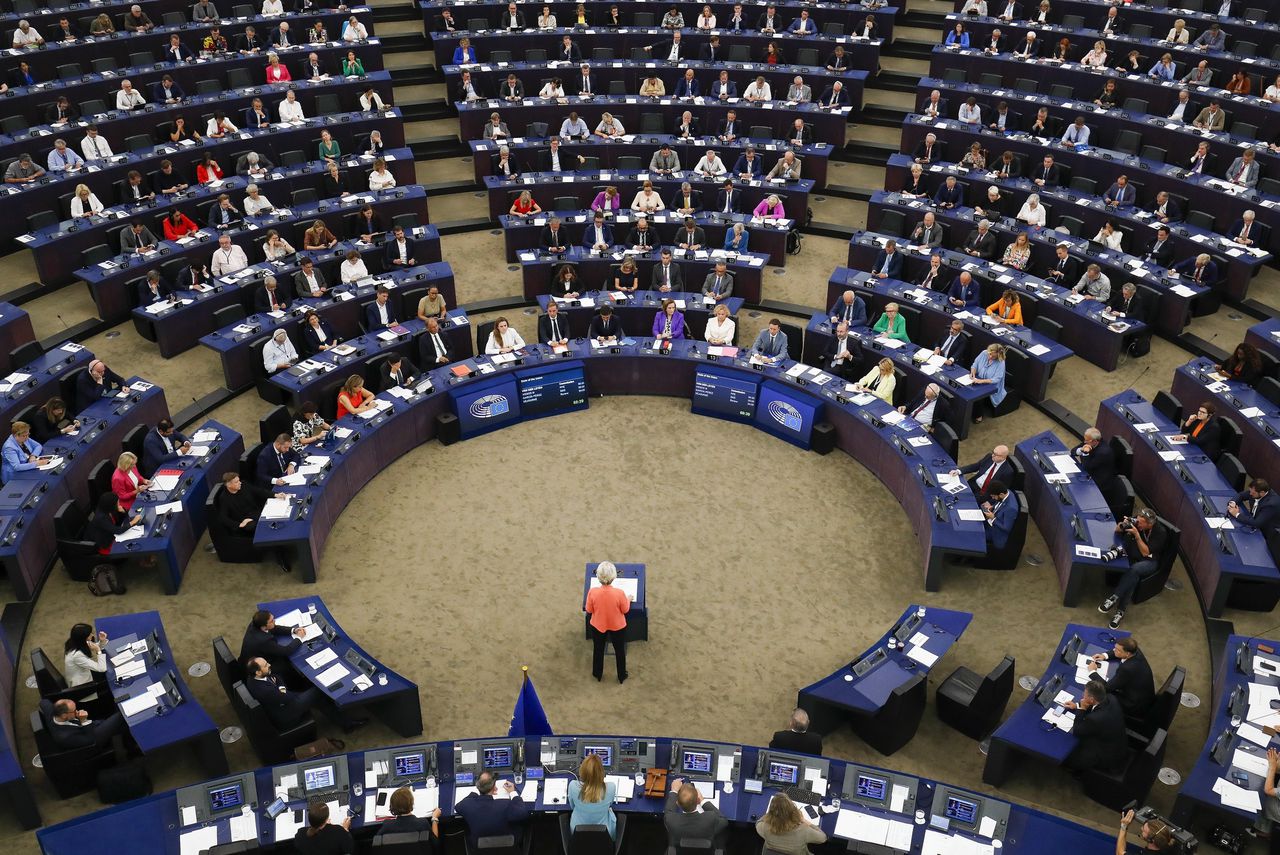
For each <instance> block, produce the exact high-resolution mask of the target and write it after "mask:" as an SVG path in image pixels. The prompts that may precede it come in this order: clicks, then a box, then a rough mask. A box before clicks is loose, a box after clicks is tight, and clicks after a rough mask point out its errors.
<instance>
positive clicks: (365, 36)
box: [342, 15, 369, 42]
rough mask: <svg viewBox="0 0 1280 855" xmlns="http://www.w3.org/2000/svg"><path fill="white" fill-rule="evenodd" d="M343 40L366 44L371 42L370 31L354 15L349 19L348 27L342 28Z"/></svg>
mask: <svg viewBox="0 0 1280 855" xmlns="http://www.w3.org/2000/svg"><path fill="white" fill-rule="evenodd" d="M342 40H343V41H344V42H364V41H368V40H369V30H368V29H367V28H366V27H365V25H364V24H362V23H360V20H359V19H358V18H356V16H355V15H352V16H351V17H350V18H349V19H347V25H346V26H345V27H343V28H342Z"/></svg>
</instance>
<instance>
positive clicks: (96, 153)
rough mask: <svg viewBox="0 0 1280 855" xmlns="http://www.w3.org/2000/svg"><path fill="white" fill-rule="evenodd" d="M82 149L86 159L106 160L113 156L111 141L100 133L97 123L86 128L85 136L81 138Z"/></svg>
mask: <svg viewBox="0 0 1280 855" xmlns="http://www.w3.org/2000/svg"><path fill="white" fill-rule="evenodd" d="M80 150H81V151H82V152H84V159H85V160H105V159H106V158H108V157H111V155H112V152H111V143H109V142H107V140H106V138H104V137H103V136H102V135H101V134H99V133H98V126H97V125H90V126H89V127H87V128H85V137H84V139H82V140H80Z"/></svg>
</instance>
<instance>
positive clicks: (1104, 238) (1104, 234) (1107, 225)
mask: <svg viewBox="0 0 1280 855" xmlns="http://www.w3.org/2000/svg"><path fill="white" fill-rule="evenodd" d="M1122 240H1124V233H1123V232H1121V231H1120V230H1119V229H1117V228H1116V226H1115V223H1113V222H1111V221H1110V220H1107V221H1106V222H1104V223H1103V224H1102V228H1100V229H1098V233H1097V234H1096V235H1094V236H1093V242H1094V243H1100V244H1102V245H1103V246H1105V247H1106V248H1107V249H1114V250H1116V251H1119V249H1120V242H1121V241H1122Z"/></svg>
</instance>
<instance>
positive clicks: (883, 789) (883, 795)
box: [854, 772, 889, 805]
mask: <svg viewBox="0 0 1280 855" xmlns="http://www.w3.org/2000/svg"><path fill="white" fill-rule="evenodd" d="M854 786H855V789H854V794H855V795H856V796H857V797H858V799H859V800H860V801H862V802H875V803H877V804H881V805H883V804H887V803H888V801H889V779H888V778H882V777H880V776H879V775H870V774H867V773H865V772H859V773H858V778H857V783H856V784H855V785H854Z"/></svg>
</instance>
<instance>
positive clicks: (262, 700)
mask: <svg viewBox="0 0 1280 855" xmlns="http://www.w3.org/2000/svg"><path fill="white" fill-rule="evenodd" d="M244 687H245V688H246V689H248V690H249V695H250V696H251V697H252V698H253V699H254V700H255V701H257V702H258V703H259V704H261V705H262V709H263V710H264V711H265V712H266V714H267V718H269V719H270V720H271V723H272V724H273V725H275V726H276V728H277V729H278V730H290V729H292V728H294V727H297V726H298V725H299V724H301V723H302V721H303V720H304V719H306V718H307V716H308V715H310V713H311V710H312V708H313V707H316V706H318V705H319V704H320V702H321V701H322V700H323V699H324V693H322V692H321V691H320V689H319V688H318V687H317V686H310V687H309V688H306V689H304V690H302V691H300V692H295V691H293V690H292V689H290V688H288V687H287V686H286V685H285V684H284V682H283V681H282V680H281V679H280V678H279V677H277V676H275V675H274V674H272V673H271V664H270V663H269V662H267V660H266V659H263V658H262V657H261V656H258V657H255V658H253V659H250V660H249V661H248V663H246V665H245V677H244Z"/></svg>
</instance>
